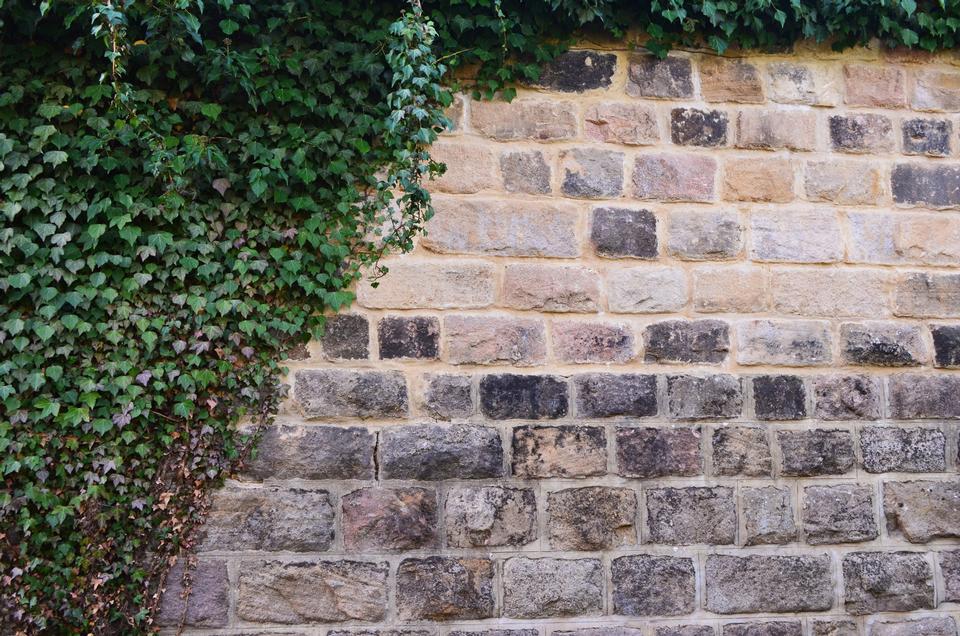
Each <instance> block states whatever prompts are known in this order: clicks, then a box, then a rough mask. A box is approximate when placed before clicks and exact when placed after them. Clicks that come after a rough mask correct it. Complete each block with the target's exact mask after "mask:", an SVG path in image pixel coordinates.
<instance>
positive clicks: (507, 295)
mask: <svg viewBox="0 0 960 636" xmlns="http://www.w3.org/2000/svg"><path fill="white" fill-rule="evenodd" d="M502 302H503V304H504V305H505V306H507V307H510V308H512V309H521V310H535V311H542V312H580V313H584V312H595V311H597V309H598V308H599V305H600V277H599V276H598V275H597V272H595V271H594V270H592V269H587V268H585V267H575V266H571V265H527V264H518V265H507V267H506V269H505V271H504V279H503V300H502Z"/></svg>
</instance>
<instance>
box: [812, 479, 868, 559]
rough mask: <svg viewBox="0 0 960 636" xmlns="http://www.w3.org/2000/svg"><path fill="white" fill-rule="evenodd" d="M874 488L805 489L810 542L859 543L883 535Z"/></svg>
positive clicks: (844, 485)
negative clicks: (874, 503)
mask: <svg viewBox="0 0 960 636" xmlns="http://www.w3.org/2000/svg"><path fill="white" fill-rule="evenodd" d="M873 511H874V506H873V487H872V486H857V485H852V484H841V485H837V486H807V487H806V488H804V489H803V535H804V539H805V540H806V542H807V543H809V544H810V545H821V544H824V543H856V542H858V541H869V540H871V539H876V538H877V537H878V536H879V535H880V530H879V529H878V527H877V520H876V518H875V517H874V512H873Z"/></svg>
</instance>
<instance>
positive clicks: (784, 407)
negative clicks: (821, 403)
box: [753, 375, 807, 421]
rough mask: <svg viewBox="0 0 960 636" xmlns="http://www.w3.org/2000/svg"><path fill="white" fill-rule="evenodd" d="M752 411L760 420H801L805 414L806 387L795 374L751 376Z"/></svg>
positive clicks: (801, 379)
mask: <svg viewBox="0 0 960 636" xmlns="http://www.w3.org/2000/svg"><path fill="white" fill-rule="evenodd" d="M753 403H754V412H755V413H756V416H757V418H758V419H761V420H776V421H785V420H802V419H803V418H805V417H806V416H807V389H806V385H805V384H804V381H803V378H802V377H800V376H796V375H761V376H757V377H755V378H753Z"/></svg>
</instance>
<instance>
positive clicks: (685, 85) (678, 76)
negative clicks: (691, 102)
mask: <svg viewBox="0 0 960 636" xmlns="http://www.w3.org/2000/svg"><path fill="white" fill-rule="evenodd" d="M627 95H631V96H634V97H658V98H664V99H689V98H691V97H693V80H692V78H691V64H690V60H689V59H687V58H684V57H673V56H668V57H666V58H664V59H659V58H657V57H654V56H653V55H640V56H634V57H632V58H631V59H630V67H629V68H628V70H627Z"/></svg>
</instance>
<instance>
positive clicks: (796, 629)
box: [723, 621, 803, 636]
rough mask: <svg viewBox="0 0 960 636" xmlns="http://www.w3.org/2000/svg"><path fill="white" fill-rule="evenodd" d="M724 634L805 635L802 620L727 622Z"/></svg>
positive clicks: (743, 635)
mask: <svg viewBox="0 0 960 636" xmlns="http://www.w3.org/2000/svg"><path fill="white" fill-rule="evenodd" d="M723 636H803V624H802V623H801V622H800V621H763V622H759V623H727V624H726V625H724V626H723Z"/></svg>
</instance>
